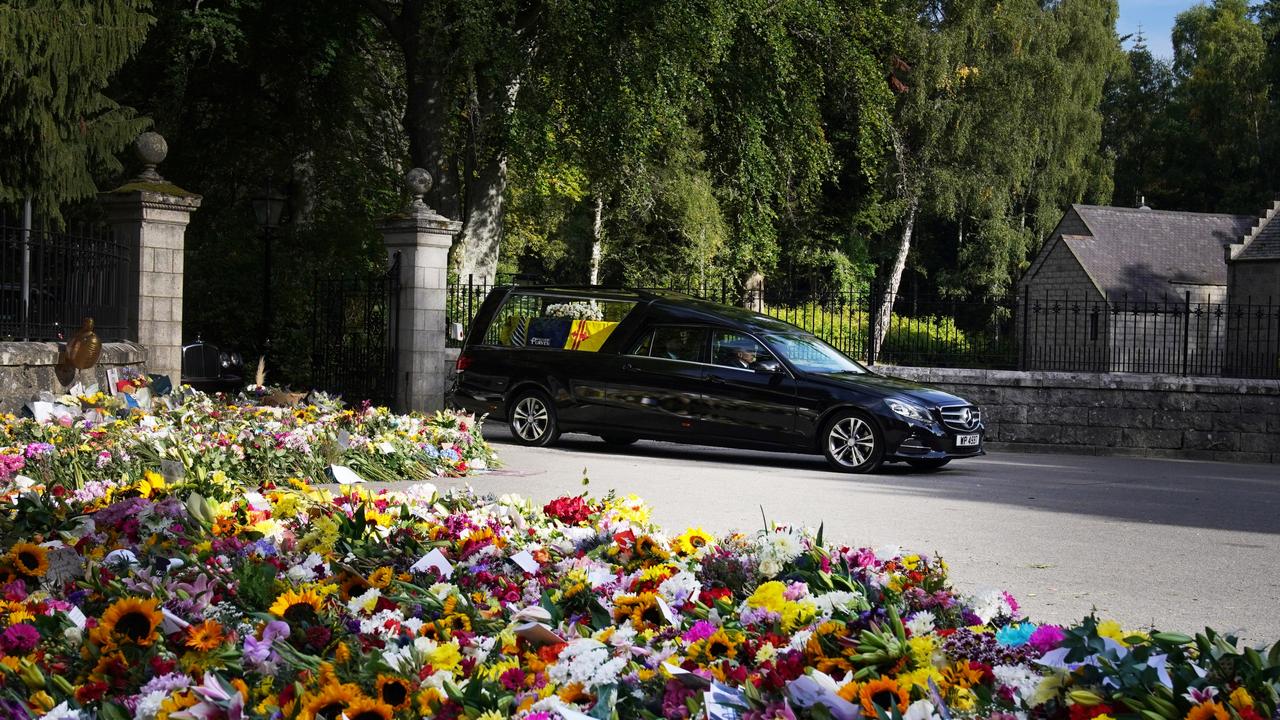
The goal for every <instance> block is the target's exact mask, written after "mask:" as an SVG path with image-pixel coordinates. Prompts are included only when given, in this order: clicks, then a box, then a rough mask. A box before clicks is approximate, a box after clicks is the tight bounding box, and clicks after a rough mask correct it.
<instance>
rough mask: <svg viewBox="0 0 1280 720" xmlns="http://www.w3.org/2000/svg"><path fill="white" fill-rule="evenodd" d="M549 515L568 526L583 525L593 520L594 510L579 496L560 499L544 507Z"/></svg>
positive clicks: (543, 509) (544, 510)
mask: <svg viewBox="0 0 1280 720" xmlns="http://www.w3.org/2000/svg"><path fill="white" fill-rule="evenodd" d="M542 511H543V512H545V513H546V514H547V515H550V516H551V517H553V518H555V519H556V520H559V521H560V522H562V523H564V524H566V525H581V524H583V523H585V522H586V521H587V520H589V519H591V515H592V513H593V510H592V509H591V506H590V505H588V504H587V501H586V500H584V499H582V498H581V497H579V496H573V497H567V496H566V497H558V498H556V499H555V500H552V501H551V502H549V503H547V504H546V505H544V506H543V507H542Z"/></svg>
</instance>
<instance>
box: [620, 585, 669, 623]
mask: <svg viewBox="0 0 1280 720" xmlns="http://www.w3.org/2000/svg"><path fill="white" fill-rule="evenodd" d="M628 618H629V619H630V620H631V624H632V625H634V626H635V628H636V629H637V630H640V629H642V628H645V627H650V626H653V625H657V624H659V623H661V622H662V621H663V617H662V610H661V609H660V608H659V607H658V597H657V596H656V595H654V594H653V593H651V592H646V593H640V594H639V595H623V596H621V597H619V598H618V599H617V600H615V601H614V605H613V619H614V620H615V621H617V622H619V623H621V622H622V621H623V620H626V619H628Z"/></svg>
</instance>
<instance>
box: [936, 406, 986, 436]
mask: <svg viewBox="0 0 1280 720" xmlns="http://www.w3.org/2000/svg"><path fill="white" fill-rule="evenodd" d="M942 422H943V423H944V424H946V426H947V427H949V428H952V429H954V430H976V429H977V428H978V425H979V424H980V423H981V422H982V411H981V410H979V409H978V408H976V407H974V406H972V405H948V406H947V407H944V408H942Z"/></svg>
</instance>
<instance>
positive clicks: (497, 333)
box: [484, 293, 636, 352]
mask: <svg viewBox="0 0 1280 720" xmlns="http://www.w3.org/2000/svg"><path fill="white" fill-rule="evenodd" d="M635 306H636V304H635V303H634V302H630V301H625V300H601V299H598V298H589V297H581V298H577V297H565V296H559V295H539V294H537V293H511V294H510V295H508V296H507V300H506V302H504V303H503V304H502V307H500V308H498V312H497V313H496V314H495V315H494V316H493V322H491V323H489V330H488V332H486V333H485V338H484V339H485V344H486V345H497V346H500V347H528V348H545V349H548V350H551V349H558V350H578V351H585V352H595V351H597V350H599V349H600V347H601V346H602V345H604V342H605V340H608V339H609V335H610V334H612V333H613V331H614V330H615V329H616V328H617V327H618V323H620V322H622V319H623V318H624V317H626V316H627V313H629V312H631V309H632V308H634V307H635Z"/></svg>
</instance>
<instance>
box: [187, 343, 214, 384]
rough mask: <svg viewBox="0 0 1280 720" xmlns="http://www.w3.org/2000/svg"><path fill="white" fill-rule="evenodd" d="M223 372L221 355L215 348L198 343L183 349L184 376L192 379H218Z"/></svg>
mask: <svg viewBox="0 0 1280 720" xmlns="http://www.w3.org/2000/svg"><path fill="white" fill-rule="evenodd" d="M221 372H222V358H221V353H219V351H218V349H217V348H215V347H214V346H212V345H206V344H204V343H197V344H195V345H188V346H187V347H185V348H183V350H182V374H183V375H185V376H187V377H192V378H216V377H218V376H219V375H220V374H221Z"/></svg>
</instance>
